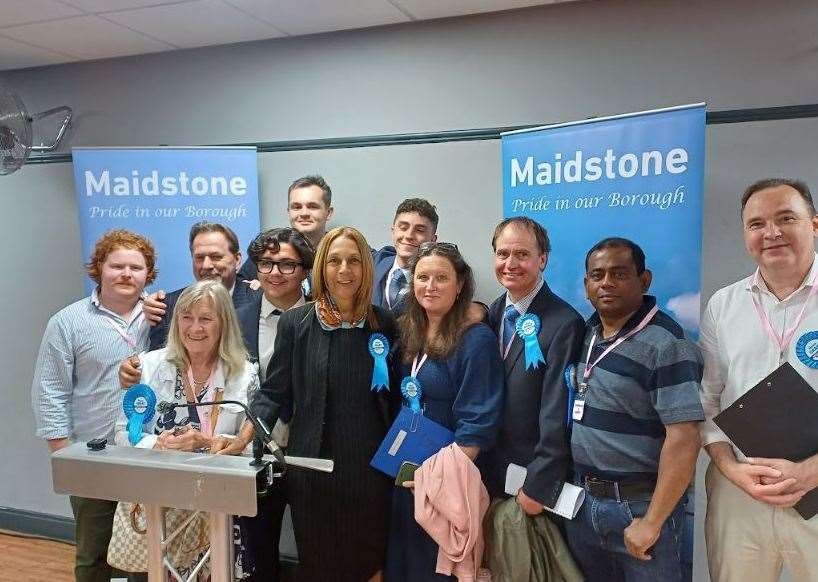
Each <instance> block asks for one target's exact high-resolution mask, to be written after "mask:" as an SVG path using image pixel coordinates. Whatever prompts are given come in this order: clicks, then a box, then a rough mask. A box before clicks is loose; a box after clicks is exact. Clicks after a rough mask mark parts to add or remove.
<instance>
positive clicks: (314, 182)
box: [287, 174, 332, 208]
mask: <svg viewBox="0 0 818 582" xmlns="http://www.w3.org/2000/svg"><path fill="white" fill-rule="evenodd" d="M310 186H318V187H319V188H321V192H322V199H323V201H324V206H326V207H327V208H329V207H330V206H332V188H330V187H329V184H327V181H326V180H324V178H323V177H322V176H319V175H318V174H313V175H309V176H302V177H301V178H298V179H297V180H296V181H295V182H293V183H292V184H290V187H289V188H287V206H289V205H290V194H291V193H292V191H293V190H295V189H296V188H309V187H310Z"/></svg>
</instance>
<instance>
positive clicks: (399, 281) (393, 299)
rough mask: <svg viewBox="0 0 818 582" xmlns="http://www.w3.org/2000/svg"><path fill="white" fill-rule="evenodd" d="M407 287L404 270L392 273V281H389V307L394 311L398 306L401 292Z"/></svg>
mask: <svg viewBox="0 0 818 582" xmlns="http://www.w3.org/2000/svg"><path fill="white" fill-rule="evenodd" d="M405 286H406V275H404V274H403V269H395V270H394V271H393V273H392V280H391V281H389V306H390V307H391V308H392V309H394V308H395V306H396V305H397V304H398V299H399V298H400V294H401V291H403V289H404V287H405Z"/></svg>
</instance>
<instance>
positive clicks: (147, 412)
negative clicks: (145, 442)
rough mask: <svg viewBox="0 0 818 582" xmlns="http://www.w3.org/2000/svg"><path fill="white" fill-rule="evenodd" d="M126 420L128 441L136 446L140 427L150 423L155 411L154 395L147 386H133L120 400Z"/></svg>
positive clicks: (139, 435)
mask: <svg viewBox="0 0 818 582" xmlns="http://www.w3.org/2000/svg"><path fill="white" fill-rule="evenodd" d="M122 410H124V411H125V417H126V418H127V419H128V441H129V442H130V443H131V444H132V445H136V443H138V442H139V441H140V440H141V439H142V425H143V424H145V423H146V422H150V420H151V419H152V418H153V413H154V412H155V410H156V394H155V393H154V391H153V389H152V388H151V387H150V386H148V385H147V384H134V385H133V386H131V387H130V388H129V389H128V391H127V392H125V397H124V398H123V399H122Z"/></svg>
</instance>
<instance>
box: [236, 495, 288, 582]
mask: <svg viewBox="0 0 818 582" xmlns="http://www.w3.org/2000/svg"><path fill="white" fill-rule="evenodd" d="M286 507H287V497H286V495H285V493H284V484H283V479H279V480H277V481H276V482H275V483H274V484H273V485H272V486H271V487H270V489H269V490H268V493H267V495H266V496H265V497H260V498H259V499H258V512H257V513H256V515H255V516H253V517H242V518H239V519H241V520H242V530H243V532H244V533H245V534H246V539H245V540H244V543H245V547H246V548H247V550H248V553H249V554H250V559H251V560H252V561H253V566H254V568H255V569H254V570H253V575H252V576H251V577H250V578H249V580H250V581H252V582H278V580H279V579H280V573H281V565H280V562H279V553H278V546H279V542H280V541H281V522H282V520H283V519H284V510H285V509H286Z"/></svg>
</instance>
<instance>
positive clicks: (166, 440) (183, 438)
mask: <svg viewBox="0 0 818 582" xmlns="http://www.w3.org/2000/svg"><path fill="white" fill-rule="evenodd" d="M159 441H161V444H162V447H163V448H165V449H170V450H175V451H195V450H197V449H207V448H210V437H207V436H205V435H204V434H203V433H202V432H201V431H198V430H196V429H195V428H189V429H187V430H186V431H185V432H183V433H181V434H175V431H165V432H163V433H162V434H161V435H159Z"/></svg>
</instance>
